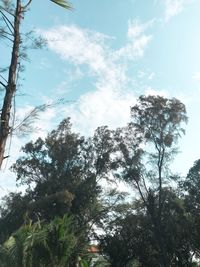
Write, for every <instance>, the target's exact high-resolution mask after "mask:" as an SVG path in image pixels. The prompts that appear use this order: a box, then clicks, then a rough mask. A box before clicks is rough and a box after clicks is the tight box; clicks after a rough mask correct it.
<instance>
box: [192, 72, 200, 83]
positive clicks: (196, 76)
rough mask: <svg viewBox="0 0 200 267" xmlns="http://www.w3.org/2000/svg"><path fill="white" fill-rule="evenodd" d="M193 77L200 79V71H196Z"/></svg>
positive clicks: (196, 79)
mask: <svg viewBox="0 0 200 267" xmlns="http://www.w3.org/2000/svg"><path fill="white" fill-rule="evenodd" d="M192 79H193V80H195V81H200V72H196V73H195V74H194V75H193V76H192Z"/></svg>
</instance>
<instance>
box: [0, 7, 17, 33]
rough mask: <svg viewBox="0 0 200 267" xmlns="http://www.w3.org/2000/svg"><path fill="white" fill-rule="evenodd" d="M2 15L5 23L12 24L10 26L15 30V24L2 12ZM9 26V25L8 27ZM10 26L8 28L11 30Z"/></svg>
mask: <svg viewBox="0 0 200 267" xmlns="http://www.w3.org/2000/svg"><path fill="white" fill-rule="evenodd" d="M0 13H1V15H2V16H3V19H4V21H5V23H6V25H7V23H9V24H10V26H11V27H12V29H13V30H14V26H13V23H12V22H11V21H10V20H9V18H8V17H7V16H6V15H5V14H4V13H3V12H2V11H1V10H0ZM7 26H8V25H7ZM10 26H8V28H9V29H10ZM10 31H11V29H10ZM11 32H12V31H11Z"/></svg>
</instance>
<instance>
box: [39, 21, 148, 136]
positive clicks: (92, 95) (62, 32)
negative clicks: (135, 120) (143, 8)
mask: <svg viewBox="0 0 200 267" xmlns="http://www.w3.org/2000/svg"><path fill="white" fill-rule="evenodd" d="M152 23H153V20H151V21H149V22H146V23H141V22H140V21H139V20H134V21H129V23H128V30H127V43H126V44H125V45H124V46H123V47H121V48H120V49H117V50H113V49H112V48H111V42H113V41H114V38H113V37H111V36H110V37H109V36H106V35H103V34H101V33H98V32H95V31H91V30H88V29H82V28H80V27H77V26H74V25H73V26H60V27H56V28H53V29H50V30H48V31H42V34H43V36H44V37H45V38H46V39H47V42H48V46H49V48H50V49H51V50H52V51H53V52H55V53H57V54H58V55H59V56H60V57H61V58H62V59H63V60H67V61H68V62H71V63H72V64H75V65H76V66H77V67H78V66H81V65H84V66H86V67H87V69H88V71H89V73H86V75H88V74H89V75H93V76H94V77H96V81H95V84H94V87H95V90H94V91H92V92H88V93H86V94H84V95H82V96H80V98H79V100H78V101H77V103H76V104H73V105H71V106H67V107H66V108H64V110H63V111H62V114H66V116H70V117H72V119H73V121H74V122H75V123H76V126H77V128H78V129H79V130H81V131H82V132H84V134H88V133H90V134H91V133H92V131H93V130H94V129H95V128H96V127H97V126H100V125H102V124H103V125H105V124H107V125H109V126H111V127H117V126H120V125H122V124H125V123H126V122H127V121H128V120H129V114H130V106H131V105H133V104H134V101H135V93H131V92H129V91H128V90H127V84H128V77H127V75H126V70H127V67H128V62H129V61H133V60H136V59H138V58H140V57H142V56H143V55H144V51H145V49H146V47H147V45H148V44H149V42H150V40H151V39H152V36H151V35H150V34H146V31H147V30H148V29H149V27H150V26H151V25H152ZM62 89H63V88H62Z"/></svg>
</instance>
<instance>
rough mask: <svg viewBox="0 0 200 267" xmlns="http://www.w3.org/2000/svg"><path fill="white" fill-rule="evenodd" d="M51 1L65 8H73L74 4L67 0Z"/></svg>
mask: <svg viewBox="0 0 200 267" xmlns="http://www.w3.org/2000/svg"><path fill="white" fill-rule="evenodd" d="M50 1H51V2H53V3H55V4H57V5H59V6H61V7H63V8H66V9H72V6H71V4H70V3H69V2H68V1H66V0H50Z"/></svg>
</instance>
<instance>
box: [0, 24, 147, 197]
mask: <svg viewBox="0 0 200 267" xmlns="http://www.w3.org/2000/svg"><path fill="white" fill-rule="evenodd" d="M151 23H152V22H147V23H141V22H140V21H139V20H135V21H130V22H129V23H128V28H127V33H126V34H127V42H126V43H125V44H124V46H123V47H121V48H119V49H113V48H112V42H115V38H113V36H106V35H104V34H102V33H99V32H95V31H91V30H89V29H82V28H80V27H78V26H75V25H72V26H60V27H56V28H52V29H50V30H48V31H43V32H42V34H43V36H44V37H46V39H47V41H48V46H49V49H50V50H51V51H53V52H54V53H56V54H57V55H59V56H60V58H61V60H63V61H66V62H68V63H70V64H71V67H69V68H67V69H68V71H67V72H66V77H63V81H60V84H59V85H58V86H57V87H56V88H55V95H52V96H50V97H51V98H58V97H63V96H65V95H64V94H67V93H68V91H69V86H70V84H71V83H74V82H75V80H76V79H77V80H78V79H81V78H82V76H83V75H84V78H86V77H88V79H90V78H91V76H92V77H93V78H95V79H94V83H93V84H92V86H93V88H88V91H89V92H86V93H84V94H83V95H81V96H80V97H79V99H77V101H76V103H72V104H67V105H63V106H62V105H60V106H56V107H53V108H51V109H48V110H47V111H45V112H43V113H41V116H40V120H38V121H36V122H35V123H34V125H33V126H34V127H35V128H36V129H37V131H35V132H33V133H32V134H31V135H30V136H29V137H28V139H19V138H17V137H14V139H13V141H12V144H13V142H14V143H15V146H12V153H11V157H10V160H9V162H8V165H7V170H6V172H5V173H4V174H3V177H4V180H5V182H4V181H2V185H5V187H6V188H7V189H10V190H13V189H14V188H15V181H14V175H13V174H11V173H10V172H9V171H8V168H9V166H10V165H11V164H12V162H13V161H14V160H16V158H17V157H19V150H20V147H21V146H22V145H23V144H24V143H26V141H27V140H35V139H36V138H37V137H38V136H41V137H45V136H46V134H47V132H48V131H50V130H51V129H52V128H54V127H56V124H57V123H58V122H59V120H61V119H63V117H71V118H72V122H73V124H74V127H75V129H76V130H78V131H80V132H81V133H82V134H85V135H90V134H92V133H93V131H94V129H96V128H97V127H98V126H100V125H108V126H109V127H111V128H115V127H118V126H122V125H124V124H126V123H127V122H128V121H129V116H130V106H132V105H134V103H135V99H136V97H135V92H134V91H130V90H129V89H128V84H129V78H128V77H127V68H128V66H129V62H130V61H134V60H137V59H138V58H141V57H142V56H143V55H144V51H145V49H146V48H147V46H148V44H149V43H150V41H151V39H152V36H151V35H150V34H147V33H146V32H147V31H148V29H149V27H150V26H151ZM45 63H46V61H45ZM82 66H84V68H82ZM71 70H75V71H73V73H71V72H70V71H71ZM68 77H70V78H68ZM44 97H45V98H46V99H43V101H44V102H45V103H46V102H49V101H50V100H51V99H49V96H44ZM32 108H33V107H31V106H26V107H23V108H21V109H19V110H18V114H16V117H17V118H19V119H22V118H23V116H24V114H26V113H27V112H29V111H30V110H31V109H32ZM7 179H9V181H10V183H9V184H8V183H7V182H6V180H7ZM7 189H5V190H3V189H2V190H1V188H0V195H1V194H3V193H6V192H7V191H6V190H7Z"/></svg>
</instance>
